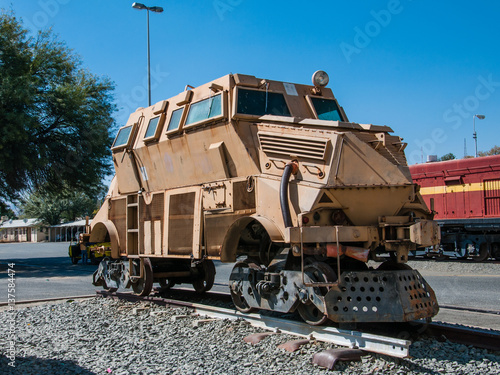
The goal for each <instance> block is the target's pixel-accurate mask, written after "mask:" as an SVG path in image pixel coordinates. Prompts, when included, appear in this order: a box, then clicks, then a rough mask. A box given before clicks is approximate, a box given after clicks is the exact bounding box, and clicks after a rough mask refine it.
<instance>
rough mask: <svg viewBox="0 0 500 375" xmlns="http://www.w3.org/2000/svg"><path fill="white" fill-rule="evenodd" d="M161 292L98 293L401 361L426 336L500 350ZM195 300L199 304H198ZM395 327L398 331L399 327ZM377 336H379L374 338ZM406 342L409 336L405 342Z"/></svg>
mask: <svg viewBox="0 0 500 375" xmlns="http://www.w3.org/2000/svg"><path fill="white" fill-rule="evenodd" d="M159 292H160V291H159V289H157V290H155V294H154V295H151V296H148V297H140V296H137V295H134V294H132V293H120V292H114V293H111V292H108V291H104V290H99V291H96V295H97V296H100V297H104V298H112V299H121V300H126V301H130V302H149V303H154V304H157V305H161V306H172V307H187V308H190V309H193V311H194V312H196V313H197V314H199V315H200V316H208V317H213V318H220V319H245V320H246V321H248V322H249V323H250V324H252V325H253V326H256V327H260V328H263V329H265V330H268V331H274V332H276V331H279V332H283V333H289V334H291V335H295V336H299V337H302V338H309V339H311V338H313V339H315V340H318V341H324V342H329V343H333V344H336V345H341V346H347V347H350V348H359V349H362V350H365V351H368V352H374V353H379V354H385V355H390V356H394V357H399V358H404V357H408V356H409V349H410V346H411V341H409V340H407V339H406V338H409V337H410V336H411V337H412V338H413V339H416V340H418V337H419V336H422V335H426V336H431V337H434V338H436V339H437V340H440V341H443V340H449V341H451V342H454V343H459V344H463V345H470V346H474V347H478V348H483V349H488V350H494V351H500V332H498V331H485V330H479V329H475V328H471V327H463V326H455V325H452V324H447V323H429V324H426V325H425V326H424V325H421V324H419V325H413V326H410V327H406V328H408V329H409V330H411V331H413V332H412V333H411V334H409V335H401V332H402V331H403V330H404V329H401V327H399V328H396V329H395V330H393V331H392V332H383V333H381V331H380V330H376V331H375V330H371V328H373V327H370V326H369V325H366V326H363V328H364V331H363V332H362V331H356V330H351V329H342V328H335V327H332V326H322V327H312V326H309V325H307V324H305V323H302V322H301V321H300V320H299V319H296V317H294V316H290V314H288V316H286V317H281V316H279V314H276V313H269V312H263V313H262V314H255V313H254V314H243V313H241V312H239V311H237V310H234V309H233V308H232V307H231V306H232V302H231V296H230V295H229V294H228V293H221V292H207V293H205V294H204V295H203V296H200V295H199V294H196V293H195V292H193V291H192V290H190V289H174V290H169V291H168V296H167V297H165V296H160V294H159ZM96 295H85V296H71V297H63V298H60V297H56V298H46V299H38V300H29V301H17V302H16V306H23V305H32V304H40V303H49V302H57V301H67V300H77V299H85V298H93V297H95V296H96ZM193 300H194V301H195V302H193ZM196 301H198V302H196ZM207 301H208V302H207ZM207 303H208V304H207ZM6 306H8V304H7V303H4V302H2V303H0V310H1V309H2V308H5V307H6ZM441 308H444V309H454V310H458V311H468V312H476V313H480V314H494V315H500V313H499V312H498V311H490V310H483V309H469V308H464V307H459V306H448V305H443V306H441ZM378 326H380V325H378ZM392 326H393V327H394V325H392ZM373 332H377V333H376V334H374V333H373ZM415 333H417V335H415ZM395 336H396V337H395ZM401 337H404V339H402V338H401Z"/></svg>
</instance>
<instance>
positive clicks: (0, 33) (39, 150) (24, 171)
mask: <svg viewBox="0 0 500 375" xmlns="http://www.w3.org/2000/svg"><path fill="white" fill-rule="evenodd" d="M81 65H82V63H81V60H80V58H79V57H78V56H77V55H75V54H74V53H73V52H72V50H70V49H69V48H68V47H66V45H65V44H64V43H63V42H61V41H59V40H58V39H57V37H56V36H55V35H54V34H53V33H52V31H51V30H48V31H43V32H39V33H38V35H36V36H34V37H31V36H29V35H28V31H27V30H26V29H24V28H23V26H22V24H21V23H20V21H19V20H18V19H16V17H15V16H14V15H13V14H11V13H5V12H3V13H2V14H0V124H1V125H0V200H3V201H14V200H16V199H18V198H19V197H20V196H21V194H25V192H26V191H36V190H40V189H42V188H43V189H47V191H49V192H51V191H58V190H61V189H62V187H63V186H66V187H67V188H69V189H77V190H78V191H83V192H85V193H87V194H88V195H89V196H92V195H95V194H96V192H97V190H98V189H99V186H100V184H101V181H102V179H103V178H104V177H105V176H106V175H108V174H109V173H110V170H111V164H110V159H111V158H110V151H109V149H110V145H111V142H112V139H111V135H110V132H111V130H112V127H113V126H114V120H113V118H112V114H113V112H114V110H115V106H114V104H113V98H112V91H113V89H114V87H113V84H112V83H111V82H110V81H109V80H108V79H107V78H101V77H97V76H95V75H93V74H91V73H89V72H88V71H86V70H84V69H82V68H81ZM23 192H24V193H23Z"/></svg>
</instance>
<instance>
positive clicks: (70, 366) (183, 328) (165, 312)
mask: <svg viewBox="0 0 500 375" xmlns="http://www.w3.org/2000/svg"><path fill="white" fill-rule="evenodd" d="M134 309H136V310H134ZM174 315H188V316H187V317H185V318H181V319H178V320H176V321H174V320H172V316H174ZM10 318H15V327H16V337H15V342H14V344H15V352H16V358H15V366H16V367H15V368H13V367H10V366H9V365H8V363H9V362H10V359H8V358H7V355H6V352H5V351H4V350H3V348H6V347H7V346H8V342H6V341H5V339H6V337H7V334H8V331H9V326H8V325H6V324H2V325H1V326H0V347H1V348H2V351H1V352H0V353H1V354H0V373H1V374H10V373H12V374H26V375H29V374H36V375H41V374H43V375H45V374H85V375H86V374H115V375H118V374H123V375H125V374H127V375H128V374H217V375H223V374H228V375H229V374H238V375H243V374H323V373H332V374H467V375H471V374H499V373H500V353H493V352H489V351H486V350H482V349H476V348H473V347H467V346H463V345H456V344H452V343H449V342H438V341H435V340H424V341H418V342H416V343H414V344H413V345H412V347H411V351H410V354H411V356H412V358H409V359H396V358H391V357H387V356H382V355H375V354H370V355H367V356H365V357H363V360H362V361H360V362H340V363H338V364H337V365H336V367H335V369H334V371H328V370H326V369H322V368H319V367H317V366H315V365H313V364H312V363H311V360H312V356H313V355H314V354H315V353H317V352H320V351H322V350H324V349H327V348H331V347H332V346H331V345H327V344H324V343H317V342H314V343H312V344H308V345H306V346H305V347H303V349H301V350H300V351H297V352H295V353H288V352H286V351H284V350H282V349H278V348H277V345H278V344H280V343H283V342H286V341H289V340H293V339H296V337H292V336H288V335H283V334H277V335H272V336H269V337H267V338H266V339H265V340H263V341H261V342H260V343H259V344H257V345H255V346H252V345H249V344H246V343H245V342H243V338H244V337H245V336H247V335H249V334H251V333H255V332H258V331H259V330H258V329H256V328H253V327H251V326H249V325H248V324H246V323H245V322H244V321H241V320H238V321H229V320H215V321H212V322H209V323H206V324H204V325H201V326H200V327H198V328H194V327H193V325H192V322H193V321H195V320H197V319H199V317H196V316H192V315H190V312H189V310H187V309H173V308H168V307H160V306H154V305H151V306H150V305H137V304H132V303H129V302H123V301H112V300H107V299H104V298H93V299H89V300H81V301H74V302H67V303H59V304H51V305H40V306H34V307H28V308H20V309H18V310H15V311H13V312H12V311H3V312H1V313H0V321H1V322H6V321H9V320H10Z"/></svg>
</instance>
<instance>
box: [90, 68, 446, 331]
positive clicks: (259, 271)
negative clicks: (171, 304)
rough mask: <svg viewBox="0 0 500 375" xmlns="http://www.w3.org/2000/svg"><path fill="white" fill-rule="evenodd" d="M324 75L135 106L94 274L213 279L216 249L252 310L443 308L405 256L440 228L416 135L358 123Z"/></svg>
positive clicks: (96, 226)
mask: <svg viewBox="0 0 500 375" xmlns="http://www.w3.org/2000/svg"><path fill="white" fill-rule="evenodd" d="M327 83H328V75H327V74H326V73H325V72H322V71H318V72H316V73H315V74H314V75H313V85H303V84H293V83H288V82H279V81H273V80H268V79H260V78H256V77H254V76H251V75H243V74H229V75H226V76H224V77H222V78H219V79H216V80H214V81H212V82H209V83H207V84H204V85H202V86H200V87H196V88H188V87H189V86H186V90H185V91H183V92H181V93H180V94H178V95H177V96H174V97H173V98H170V99H168V100H162V101H160V102H158V103H156V104H155V105H152V106H150V107H148V108H139V109H137V110H136V111H135V112H134V113H132V114H131V115H130V118H129V119H128V121H127V123H126V124H125V126H123V127H122V128H120V129H119V131H118V134H117V136H116V139H115V140H114V143H113V145H112V154H113V163H114V167H115V170H116V175H115V177H114V178H113V180H112V182H111V186H110V189H109V193H108V195H107V197H106V199H105V202H104V204H103V205H102V207H101V209H100V210H99V212H98V213H97V215H96V217H95V218H94V220H93V221H92V225H91V228H89V231H88V233H86V234H85V235H83V238H82V244H85V243H90V244H92V251H98V252H102V253H104V252H106V251H110V254H111V256H110V257H105V259H104V260H103V261H102V262H101V263H100V265H99V268H98V270H97V271H96V272H95V274H94V280H93V282H94V284H95V285H101V286H103V287H105V288H108V289H111V290H116V289H117V288H129V287H132V289H133V291H134V292H135V293H137V294H140V295H148V294H149V293H150V292H151V290H152V286H153V283H155V282H158V283H159V284H160V286H161V287H162V288H163V289H168V288H171V287H172V286H174V285H175V284H180V283H189V284H192V285H193V287H194V289H195V290H196V291H198V292H204V291H207V290H209V289H210V288H211V287H212V285H213V283H214V276H215V266H214V263H213V261H214V260H218V261H221V262H231V263H234V268H233V270H232V272H231V275H230V278H229V280H228V284H229V290H230V292H231V295H232V298H233V301H234V304H235V306H236V308H237V309H239V310H241V311H243V312H249V311H251V310H254V309H267V310H274V311H279V312H292V311H298V313H299V314H300V316H301V317H302V318H303V319H304V320H305V321H306V322H308V323H309V324H314V325H318V324H322V323H325V322H326V321H327V320H329V319H330V320H332V321H335V322H339V323H356V322H394V321H398V322H402V321H410V320H414V319H420V318H430V317H432V316H434V315H435V314H436V313H437V311H438V305H437V302H436V298H435V294H434V292H433V290H432V289H431V287H430V286H429V285H428V284H427V282H426V281H425V280H424V279H423V278H422V276H421V275H420V274H419V272H418V271H416V270H412V269H411V268H410V267H408V266H407V265H406V264H405V263H406V261H407V259H408V252H409V251H411V250H414V249H416V248H417V247H428V246H436V245H438V243H439V237H440V233H439V228H438V226H437V225H436V223H435V222H434V221H433V220H432V212H431V211H430V210H429V209H428V208H427V206H426V204H425V203H424V201H423V200H422V197H421V195H420V194H419V187H418V186H417V185H416V184H414V183H413V182H412V179H411V175H410V172H409V169H408V165H407V162H406V158H405V154H404V149H405V146H406V144H405V143H404V142H403V140H402V138H400V137H398V136H395V135H393V134H392V130H391V128H389V127H387V126H379V125H372V124H358V123H355V122H350V121H349V120H348V118H347V116H346V114H345V112H344V110H343V108H342V107H341V106H340V105H339V104H338V102H337V100H336V98H335V97H334V95H333V93H332V91H331V90H330V89H329V88H327V87H326V85H327ZM100 243H102V244H103V245H102V246H99V244H100Z"/></svg>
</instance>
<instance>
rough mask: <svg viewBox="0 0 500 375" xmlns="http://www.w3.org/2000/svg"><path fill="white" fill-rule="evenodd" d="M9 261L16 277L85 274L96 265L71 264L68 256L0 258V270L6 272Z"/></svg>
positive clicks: (92, 271)
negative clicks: (12, 264)
mask: <svg viewBox="0 0 500 375" xmlns="http://www.w3.org/2000/svg"><path fill="white" fill-rule="evenodd" d="M10 263H14V266H13V269H14V271H15V275H14V276H15V277H16V278H17V277H22V278H26V277H57V276H59V277H71V276H87V275H91V274H92V273H94V271H95V270H96V269H97V266H95V265H91V264H90V263H89V264H87V265H84V264H82V263H81V262H79V263H78V264H72V263H71V260H70V258H69V257H53V258H31V259H8V260H0V272H6V271H7V267H8V264H10ZM9 268H10V267H9Z"/></svg>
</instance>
